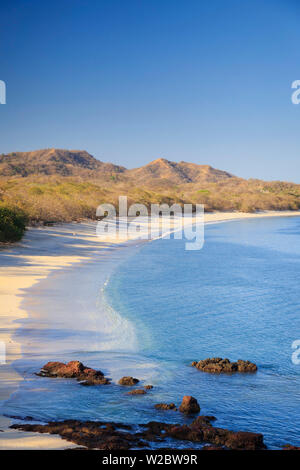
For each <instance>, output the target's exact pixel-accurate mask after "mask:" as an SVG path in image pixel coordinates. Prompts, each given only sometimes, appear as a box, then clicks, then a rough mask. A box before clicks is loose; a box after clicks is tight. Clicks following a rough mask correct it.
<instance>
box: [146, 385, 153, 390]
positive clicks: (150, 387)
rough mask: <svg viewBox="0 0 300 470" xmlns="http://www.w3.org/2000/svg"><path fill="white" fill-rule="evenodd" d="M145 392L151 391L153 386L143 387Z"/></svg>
mask: <svg viewBox="0 0 300 470" xmlns="http://www.w3.org/2000/svg"><path fill="white" fill-rule="evenodd" d="M144 388H145V389H146V390H152V388H153V385H145V387H144Z"/></svg>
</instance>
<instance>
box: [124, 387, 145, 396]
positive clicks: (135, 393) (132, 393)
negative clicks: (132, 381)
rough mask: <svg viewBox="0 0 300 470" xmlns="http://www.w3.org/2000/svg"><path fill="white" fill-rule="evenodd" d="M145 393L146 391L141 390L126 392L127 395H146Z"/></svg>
mask: <svg viewBox="0 0 300 470" xmlns="http://www.w3.org/2000/svg"><path fill="white" fill-rule="evenodd" d="M146 393H147V392H146V390H143V389H142V388H137V389H135V390H131V391H130V392H128V393H127V395H146Z"/></svg>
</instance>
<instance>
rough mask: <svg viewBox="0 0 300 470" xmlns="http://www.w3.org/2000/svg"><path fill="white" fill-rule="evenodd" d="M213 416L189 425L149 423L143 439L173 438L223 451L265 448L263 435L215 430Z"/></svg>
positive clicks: (221, 429) (204, 417)
mask: <svg viewBox="0 0 300 470" xmlns="http://www.w3.org/2000/svg"><path fill="white" fill-rule="evenodd" d="M214 419H215V418H214V417H213V416H199V417H198V418H197V419H195V420H194V421H193V422H192V423H191V424H190V425H178V424H175V425H174V424H166V423H157V422H150V423H148V424H147V425H145V427H146V428H147V430H146V432H145V434H144V438H145V439H147V440H150V441H151V440H156V439H157V438H158V437H159V438H160V439H164V438H167V437H168V438H173V439H179V440H182V441H189V442H195V443H204V444H207V443H209V444H212V445H213V446H218V447H222V448H223V449H224V450H226V449H232V450H262V449H265V448H266V446H265V444H264V442H263V435H262V434H256V433H252V432H244V431H237V432H235V431H230V430H228V429H223V428H215V427H213V426H212V424H211V421H213V420H214Z"/></svg>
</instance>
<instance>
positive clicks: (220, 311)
mask: <svg viewBox="0 0 300 470" xmlns="http://www.w3.org/2000/svg"><path fill="white" fill-rule="evenodd" d="M205 239H206V240H205V244H204V248H203V249H202V250H201V251H185V249H184V243H185V241H184V240H164V239H161V240H156V241H154V242H152V243H148V244H146V245H144V246H142V248H140V249H135V250H134V251H133V254H132V256H131V257H129V258H127V259H126V261H124V263H123V264H122V265H121V266H119V267H118V269H117V271H116V272H115V273H114V274H113V275H112V276H111V278H110V280H109V283H108V284H107V286H106V289H105V298H106V300H107V302H108V303H109V306H107V308H112V309H113V311H115V312H118V314H120V315H121V317H123V318H125V319H126V320H128V321H129V323H130V324H132V325H134V330H135V346H134V348H133V349H132V348H131V347H130V345H129V344H128V351H126V349H125V350H123V351H118V350H117V348H116V347H114V349H113V350H106V351H101V350H96V351H83V350H81V351H73V352H70V353H69V354H67V355H66V354H65V355H64V357H63V358H62V357H61V358H59V357H56V359H61V360H62V359H64V360H67V359H68V360H69V359H74V358H76V359H79V357H78V356H79V353H80V360H82V361H83V362H86V363H87V364H88V365H90V366H92V367H98V368H101V369H102V370H103V371H104V372H105V373H107V374H108V375H110V374H115V375H116V376H122V375H125V374H126V372H127V371H129V372H134V375H135V376H136V377H138V378H141V379H144V383H152V384H153V385H154V389H153V390H152V391H151V392H149V393H148V394H147V395H145V396H140V397H137V396H136V397H130V396H128V395H126V391H127V390H126V391H124V390H123V389H120V387H119V386H117V385H116V384H112V385H111V386H109V387H94V388H86V387H80V386H78V384H76V383H74V382H72V381H67V380H58V381H56V380H51V379H42V380H41V379H40V378H37V377H34V376H33V371H34V370H36V368H37V366H40V365H41V364H42V363H43V362H42V358H39V357H38V355H37V357H35V358H33V357H29V356H26V355H25V357H24V359H22V360H21V361H18V363H17V364H16V367H17V368H18V370H20V372H21V373H23V374H24V375H25V381H24V382H23V383H22V385H21V387H20V389H19V391H18V392H16V393H15V394H14V395H13V396H12V397H11V398H10V400H9V401H8V402H6V404H5V407H4V409H5V412H6V413H7V414H13V415H19V416H23V417H24V416H28V415H30V416H33V417H34V418H35V419H38V420H42V421H47V420H49V419H64V418H70V417H74V418H81V419H111V420H116V419H117V420H119V421H125V422H130V423H141V422H147V421H149V420H160V421H162V420H164V421H169V422H184V421H185V420H186V421H188V420H189V418H185V417H183V416H181V415H179V413H178V414H177V413H175V412H171V411H170V412H162V411H156V410H155V409H153V405H154V404H155V403H157V402H161V401H166V402H175V403H177V404H179V403H180V401H181V398H182V396H183V395H193V396H195V397H196V398H197V399H198V401H199V404H200V406H201V413H202V414H209V415H215V416H216V417H217V422H216V425H218V426H220V427H227V428H231V429H236V430H238V429H242V430H248V431H253V432H261V433H263V434H264V436H265V442H266V444H267V445H268V446H269V447H271V448H278V447H279V446H281V445H283V444H285V443H291V444H294V445H300V365H295V364H293V362H292V360H291V356H292V352H293V350H292V348H291V345H292V342H293V341H295V340H298V339H300V314H299V312H300V295H299V278H300V218H274V219H256V220H255V219H253V220H244V221H234V222H228V223H222V224H214V225H210V226H207V227H206V230H205ZM86 269H89V268H88V267H87V268H86ZM90 269H91V268H90ZM94 269H99V266H98V267H97V266H95V267H94ZM83 274H84V273H83ZM119 334H120V338H122V335H123V334H125V332H124V331H119ZM99 349H101V348H99ZM211 356H221V357H228V358H229V359H231V360H237V359H239V358H241V359H248V360H251V361H253V362H255V363H256V364H257V365H258V368H259V369H258V372H257V373H256V374H245V375H241V374H239V375H231V376H225V375H219V376H218V375H211V374H205V373H201V372H199V371H197V370H196V369H195V368H192V367H190V363H191V362H192V361H193V360H200V359H204V358H206V357H211ZM128 364H129V366H128ZM128 367H129V368H128ZM121 372H125V373H121ZM118 374H119V375H118ZM179 445H181V444H178V446H179Z"/></svg>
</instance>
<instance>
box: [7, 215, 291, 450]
mask: <svg viewBox="0 0 300 470" xmlns="http://www.w3.org/2000/svg"><path fill="white" fill-rule="evenodd" d="M289 216H293V217H295V216H298V217H299V216H300V212H294V211H283V212H276V211H267V212H261V213H254V214H246V213H236V212H228V213H208V214H205V223H208V224H213V223H218V222H226V221H231V220H239V219H246V218H247V219H249V218H262V217H289ZM127 241H128V240H126V239H123V240H122V247H123V246H128V243H127ZM118 246H119V245H118V244H117V243H116V241H115V240H112V239H106V240H105V241H100V240H99V239H98V238H97V237H96V232H95V223H93V222H89V223H83V224H76V223H73V224H64V225H61V226H56V227H51V228H49V227H47V228H34V229H30V230H28V232H27V234H26V235H25V237H24V239H23V240H22V242H20V243H18V244H16V245H14V246H13V245H10V246H9V247H4V248H1V250H0V260H1V267H0V285H1V291H0V293H1V297H2V298H1V300H2V302H1V304H2V310H1V329H0V341H3V342H4V343H5V344H6V354H7V356H6V364H4V365H0V373H1V378H2V380H1V385H0V401H4V400H5V399H7V398H8V397H9V396H10V394H11V393H13V391H14V390H16V388H17V387H18V383H19V381H20V380H22V377H21V376H20V375H19V374H18V373H17V372H16V371H15V369H14V368H13V367H12V365H11V364H12V363H13V362H14V361H16V360H17V359H18V358H20V357H21V349H20V345H19V344H18V342H17V341H16V340H15V338H14V334H15V332H16V330H17V329H18V328H20V325H21V322H22V320H23V319H24V318H27V317H28V316H29V311H28V309H26V308H24V305H23V298H24V296H25V295H27V294H28V292H29V290H30V289H31V288H32V287H34V286H35V285H36V284H37V283H39V282H40V281H41V280H43V279H46V278H47V277H48V276H49V275H50V274H52V273H53V272H55V271H59V272H60V273H64V272H67V270H69V269H70V268H72V267H74V266H79V265H80V264H82V263H86V262H90V261H91V260H92V259H94V255H95V254H97V256H98V255H99V254H100V255H101V256H102V255H104V254H105V256H106V257H108V258H109V257H110V255H111V253H112V251H113V252H115V250H114V248H116V247H118ZM33 321H34V319H33ZM10 421H11V420H10V419H8V418H5V417H0V429H1V430H2V431H4V432H1V433H0V448H3V449H4V448H5V449H23V448H27V449H29V448H31V449H37V448H39V449H41V448H44V449H49V448H56V449H61V448H67V447H70V446H71V447H73V445H72V444H69V443H66V441H63V440H62V439H61V438H59V437H54V436H50V435H49V436H47V435H38V434H35V433H32V434H31V435H30V434H29V433H24V432H22V431H15V430H11V429H9V425H10Z"/></svg>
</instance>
